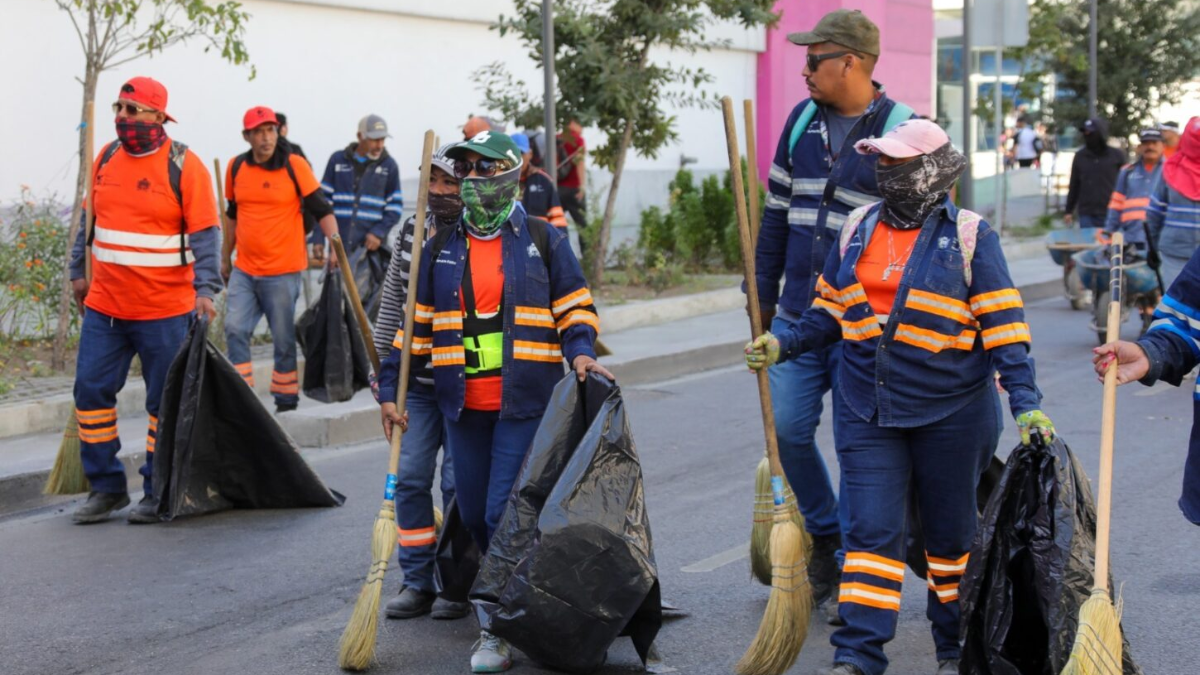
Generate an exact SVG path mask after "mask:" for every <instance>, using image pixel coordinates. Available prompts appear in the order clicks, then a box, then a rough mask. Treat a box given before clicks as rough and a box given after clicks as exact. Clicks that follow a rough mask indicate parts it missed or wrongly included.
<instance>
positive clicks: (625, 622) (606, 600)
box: [471, 373, 662, 672]
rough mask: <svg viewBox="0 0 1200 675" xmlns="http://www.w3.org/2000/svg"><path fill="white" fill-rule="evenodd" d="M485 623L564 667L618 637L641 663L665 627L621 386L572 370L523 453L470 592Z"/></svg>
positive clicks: (581, 667) (593, 659)
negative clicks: (582, 378) (581, 379)
mask: <svg viewBox="0 0 1200 675" xmlns="http://www.w3.org/2000/svg"><path fill="white" fill-rule="evenodd" d="M471 601H472V603H474V605H475V613H476V615H477V616H478V618H479V622H480V625H481V626H482V627H483V628H484V629H485V630H488V631H490V632H492V633H493V634H495V635H498V636H500V637H502V638H505V639H506V640H508V641H510V642H511V643H512V644H513V645H514V646H516V647H517V648H518V649H520V650H521V651H523V652H525V654H526V655H528V656H529V657H530V658H531V659H533V660H535V661H537V662H539V663H541V664H544V665H546V666H549V667H551V668H555V669H557V670H564V671H569V672H588V671H591V670H594V669H596V668H598V667H599V666H600V665H602V664H603V663H604V660H605V655H606V654H607V651H608V647H609V645H611V644H612V642H613V641H614V640H615V639H616V638H617V637H618V636H620V635H628V636H630V637H631V638H632V639H633V644H634V647H635V648H636V649H637V652H638V655H639V656H641V658H642V662H643V664H644V663H645V662H646V658H647V655H648V654H649V653H650V649H651V647H652V645H653V643H654V638H655V636H656V635H657V634H658V630H659V628H660V627H661V626H662V607H661V601H660V598H659V586H658V570H657V568H656V566H655V563H654V552H653V546H652V540H651V536H650V519H649V516H648V515H647V513H646V508H645V503H644V495H643V489H642V469H641V464H640V463H639V462H638V456H637V449H636V448H635V446H634V442H633V436H632V435H631V434H630V432H629V423H628V420H627V419H626V417H625V405H624V402H623V400H622V399H621V390H620V388H618V387H617V386H616V385H615V384H613V383H611V382H609V381H608V380H606V379H604V378H603V377H600V376H598V375H591V376H589V377H588V379H587V380H586V381H585V382H584V383H582V384H580V383H579V382H578V381H577V380H576V379H575V375H574V373H571V374H568V375H567V377H565V378H564V379H563V380H562V381H561V382H559V384H558V386H557V387H556V388H555V390H554V394H553V396H552V397H551V399H550V405H549V406H548V407H547V409H546V413H545V415H544V416H543V418H542V422H541V425H540V426H539V427H538V430H537V435H536V436H535V437H534V439H533V444H532V445H531V446H530V448H529V454H528V455H526V457H525V463H524V465H523V466H522V467H521V473H520V475H519V476H518V478H517V482H516V484H515V485H514V486H513V491H512V494H511V495H510V496H509V500H508V506H507V508H506V510H505V512H504V517H503V518H502V519H501V520H500V526H499V528H498V529H497V530H496V533H495V535H494V536H493V537H492V541H491V543H490V545H489V547H488V552H487V554H486V555H485V556H484V558H483V562H482V563H481V565H480V570H479V577H478V579H477V580H476V581H475V586H474V587H473V588H472V589H471Z"/></svg>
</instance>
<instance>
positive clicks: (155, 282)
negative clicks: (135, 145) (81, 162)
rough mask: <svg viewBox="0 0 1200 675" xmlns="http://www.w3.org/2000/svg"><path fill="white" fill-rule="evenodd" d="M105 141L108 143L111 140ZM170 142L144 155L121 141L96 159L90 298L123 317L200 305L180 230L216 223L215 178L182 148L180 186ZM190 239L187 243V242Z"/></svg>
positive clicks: (157, 315) (174, 312)
mask: <svg viewBox="0 0 1200 675" xmlns="http://www.w3.org/2000/svg"><path fill="white" fill-rule="evenodd" d="M105 147H107V146H105ZM170 152H171V142H170V141H169V140H168V141H167V142H166V143H164V144H163V146H162V147H161V148H159V149H158V151H157V152H154V153H153V154H150V155H146V156H144V157H132V156H130V155H128V154H126V153H125V149H124V148H121V149H118V150H117V151H116V153H115V154H113V156H112V157H111V158H110V159H109V160H108V162H107V163H106V164H105V165H104V168H98V167H99V165H100V157H101V156H103V154H104V149H101V150H100V154H99V155H97V156H96V159H95V161H94V162H93V164H92V175H93V176H94V179H93V185H94V188H93V191H92V192H93V194H92V195H91V196H90V197H89V201H90V205H91V206H92V207H93V208H94V209H95V212H96V229H95V238H94V240H93V243H92V285H91V288H90V289H89V290H88V294H87V300H86V301H85V302H84V304H85V305H86V306H87V307H89V308H91V309H94V310H96V311H97V312H101V313H103V314H107V315H108V316H111V317H114V318H117V319H127V320H134V321H149V320H152V319H165V318H168V317H172V316H179V315H180V314H187V313H188V312H190V311H192V310H193V309H195V307H196V291H195V289H194V288H193V287H192V280H193V279H194V274H193V272H192V265H191V264H190V262H191V261H192V260H193V259H194V258H193V256H192V252H191V250H190V249H187V250H185V255H186V256H187V259H188V261H189V264H187V265H184V264H181V260H180V257H179V247H180V243H181V236H180V229H181V227H182V226H183V223H184V222H186V223H187V233H188V234H192V233H195V232H199V231H200V230H204V229H207V228H209V227H214V226H216V225H218V222H219V221H218V219H217V200H216V197H214V196H213V187H212V177H211V175H210V174H209V173H208V170H207V169H205V168H204V162H203V161H201V160H200V158H199V157H197V156H196V154H195V153H193V152H192V151H191V150H188V151H187V154H186V155H184V160H183V169H182V171H181V173H180V181H179V188H180V192H181V193H182V195H183V204H182V205H181V204H180V203H179V200H178V199H176V197H175V191H174V190H172V189H171V179H170V175H169V174H168V172H167V162H168V161H170V159H169V156H170ZM182 243H184V244H185V245H186V242H182Z"/></svg>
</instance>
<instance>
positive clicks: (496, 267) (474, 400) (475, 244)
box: [458, 236, 504, 410]
mask: <svg viewBox="0 0 1200 675" xmlns="http://www.w3.org/2000/svg"><path fill="white" fill-rule="evenodd" d="M500 239H501V238H500V237H496V238H494V239H488V240H483V239H477V238H475V237H474V236H468V237H467V247H468V248H469V249H470V256H469V259H470V262H471V288H472V289H474V291H475V304H476V307H475V308H470V309H471V310H472V311H478V313H479V315H480V316H487V315H488V314H490V313H492V312H495V311H497V310H499V309H500V301H501V300H502V299H503V298H504V256H503V253H504V249H503V245H502V242H501V241H500ZM458 297H459V305H460V306H461V307H462V310H463V312H464V313H466V312H467V311H468V307H467V306H466V300H465V296H464V294H463V293H462V289H459V293H458ZM502 381H503V380H502V378H501V377H500V376H499V375H493V376H491V377H474V378H467V392H466V399H465V400H464V401H463V407H464V408H467V409H470V410H499V409H500V394H501V393H502V391H503V387H502Z"/></svg>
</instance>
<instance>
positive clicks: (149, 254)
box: [70, 77, 221, 523]
mask: <svg viewBox="0 0 1200 675" xmlns="http://www.w3.org/2000/svg"><path fill="white" fill-rule="evenodd" d="M113 113H114V114H115V115H116V131H117V140H116V141H113V142H112V143H110V144H109V145H107V146H105V148H104V149H103V150H102V151H101V152H100V155H99V156H97V157H96V160H95V162H94V163H93V165H92V184H91V185H89V186H87V188H88V190H87V200H88V208H87V213H88V215H89V216H90V218H91V219H92V222H93V223H94V224H95V227H94V231H93V235H92V236H93V238H92V242H91V244H92V251H91V257H92V272H93V276H92V279H91V284H90V286H89V284H88V279H87V276H86V261H85V260H84V256H85V251H86V246H85V244H86V243H87V242H86V241H85V240H86V238H87V235H86V233H87V228H86V227H81V228H79V236H78V237H76V239H75V242H74V246H73V248H72V250H71V263H70V276H71V286H72V288H73V290H74V292H75V299H76V301H77V302H79V304H80V306H81V308H84V307H86V309H85V310H84V313H83V328H82V330H81V331H80V336H79V356H78V361H77V363H76V369H75V409H76V411H75V414H76V416H77V417H78V420H79V446H80V452H81V453H82V459H83V470H84V473H85V474H86V475H87V478H88V482H89V483H91V492H90V493H88V498H87V501H86V502H84V504H83V505H82V506H80V507H79V508H78V509H76V510H75V514H74V520H75V522H77V523H96V522H100V521H102V520H107V519H108V517H109V516H110V515H111V514H112V512H113V511H115V510H117V509H121V508H123V507H125V506H126V505H128V504H129V488H128V486H127V485H126V479H125V467H124V466H123V465H122V464H121V461H120V460H119V459H117V453H118V452H119V451H120V450H121V438H120V436H118V435H117V392H119V391H121V389H122V387H124V386H125V379H126V378H127V377H128V376H129V366H130V364H131V363H132V361H133V357H134V356H135V355H136V356H137V357H138V360H139V361H140V362H141V367H142V379H143V380H145V382H146V413H147V414H149V415H150V424H149V428H148V429H147V430H146V461H145V463H144V464H143V465H142V467H141V470H140V471H141V474H142V490H143V495H144V496H143V497H142V500H141V502H140V503H138V505H137V507H136V508H134V509H133V510H132V511H130V513H129V516H128V518H129V522H131V523H156V522H158V514H157V510H158V501H157V500H155V499H154V489H153V485H152V482H151V476H152V474H153V466H154V444H155V440H156V439H157V438H158V408H159V402H160V399H161V398H162V390H163V386H164V385H165V383H166V378H167V368H168V367H169V366H170V365H171V361H172V360H173V359H174V358H175V353H176V352H178V351H179V348H180V346H181V345H182V344H183V341H184V338H185V337H186V336H187V331H188V328H189V327H190V325H191V322H192V320H193V316H203V317H205V318H208V319H212V318H213V317H214V316H215V315H216V310H215V309H214V307H213V298H214V297H216V295H217V293H220V292H221V277H220V271H219V264H220V263H219V259H220V255H219V253H218V249H219V247H220V243H219V237H220V229H219V227H218V216H217V203H216V202H217V200H216V198H215V197H214V195H213V189H212V177H211V176H210V175H209V173H208V170H207V169H205V168H204V162H203V161H202V160H201V159H200V158H199V157H197V156H196V153H194V152H192V151H191V150H189V149H188V147H187V146H186V145H183V144H182V143H179V142H177V141H174V140H172V139H171V138H169V137H168V136H167V132H166V129H165V128H164V125H165V124H166V123H167V122H174V121H175V118H174V117H171V115H170V114H168V113H167V88H166V87H164V86H163V85H162V84H160V83H159V82H157V81H155V80H152V79H150V78H148V77H135V78H133V79H131V80H129V81H128V82H126V83H125V84H123V85H121V90H120V93H119V94H118V95H117V101H116V103H114V104H113Z"/></svg>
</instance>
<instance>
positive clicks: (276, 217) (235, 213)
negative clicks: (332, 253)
mask: <svg viewBox="0 0 1200 675" xmlns="http://www.w3.org/2000/svg"><path fill="white" fill-rule="evenodd" d="M242 138H243V139H244V140H245V141H246V142H247V143H249V144H250V150H248V151H246V152H245V153H243V154H241V155H238V156H237V157H234V158H233V159H231V160H229V163H228V164H227V165H226V168H225V196H226V201H227V202H228V206H227V207H226V210H225V215H226V216H227V219H226V221H225V222H226V228H228V229H227V231H226V234H225V236H227V237H229V238H230V240H232V241H233V247H232V250H233V251H234V252H235V255H236V256H237V258H236V260H223V261H222V262H221V275H222V276H223V277H224V278H225V280H226V282H227V283H228V284H229V297H228V301H227V302H228V306H227V308H226V314H225V341H226V344H227V345H228V347H229V360H230V361H232V362H233V366H234V368H237V371H238V373H240V374H241V376H242V379H244V380H246V384H248V385H250V386H251V387H253V386H254V364H253V363H252V362H251V354H250V339H251V337H253V335H254V329H255V328H256V327H257V326H258V322H259V321H261V320H262V318H263V316H264V315H265V316H266V318H267V326H268V328H270V330H271V342H272V347H273V351H274V361H275V364H274V370H273V371H272V372H271V389H270V391H271V396H272V397H273V398H274V399H275V412H276V413H281V412H287V411H289V410H295V409H296V406H297V405H298V404H299V402H300V380H299V378H298V377H297V374H296V299H297V298H298V297H300V283H301V279H300V273H301V272H303V271H304V270H305V269H307V268H308V254H307V252H306V251H305V248H304V214H303V211H308V212H309V213H311V214H313V216H314V217H315V218H316V219H317V220H318V222H319V225H320V229H319V231H322V232H324V233H326V234H327V235H328V236H333V234H334V233H335V232H336V231H337V221H336V220H335V219H334V217H333V208H332V207H330V205H329V203H328V202H326V201H325V198H324V197H323V196H322V195H321V189H320V188H321V184H320V183H318V182H317V178H316V176H314V175H313V172H312V168H311V167H310V166H309V164H308V160H306V159H304V158H303V157H300V156H299V155H293V154H292V153H291V152H290V151H289V149H288V147H289V146H288V145H287V144H286V143H280V142H279V120H278V119H277V118H276V116H275V113H274V111H272V110H271V109H270V108H267V107H264V106H257V107H254V108H251V109H249V110H247V111H246V114H245V115H244V116H243V117H242Z"/></svg>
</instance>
